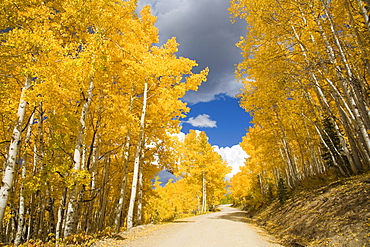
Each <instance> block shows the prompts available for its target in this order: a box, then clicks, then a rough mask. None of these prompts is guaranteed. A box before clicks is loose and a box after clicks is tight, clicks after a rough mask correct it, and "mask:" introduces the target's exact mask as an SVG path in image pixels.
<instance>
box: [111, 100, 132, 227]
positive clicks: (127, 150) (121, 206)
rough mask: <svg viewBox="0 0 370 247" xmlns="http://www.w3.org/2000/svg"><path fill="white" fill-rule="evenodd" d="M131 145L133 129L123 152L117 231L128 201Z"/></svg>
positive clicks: (129, 133) (116, 222) (117, 209)
mask: <svg viewBox="0 0 370 247" xmlns="http://www.w3.org/2000/svg"><path fill="white" fill-rule="evenodd" d="M133 102H134V98H133V96H131V97H130V113H132V106H133ZM130 146H131V131H130V130H128V131H127V136H126V143H125V148H124V153H123V163H124V165H123V166H124V174H123V179H122V185H121V189H120V194H119V200H118V204H117V207H116V217H115V219H114V225H115V227H116V232H119V230H120V228H121V226H122V220H123V219H122V218H123V210H124V206H125V203H126V200H125V199H126V187H127V179H128V165H129V158H130Z"/></svg>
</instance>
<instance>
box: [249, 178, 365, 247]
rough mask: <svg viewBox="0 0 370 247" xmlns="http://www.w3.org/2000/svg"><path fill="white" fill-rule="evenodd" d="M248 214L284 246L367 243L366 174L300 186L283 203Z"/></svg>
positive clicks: (351, 246) (357, 245) (354, 246)
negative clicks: (308, 186) (317, 185)
mask: <svg viewBox="0 0 370 247" xmlns="http://www.w3.org/2000/svg"><path fill="white" fill-rule="evenodd" d="M248 214H249V217H250V219H251V220H253V221H254V222H256V223H257V224H258V225H260V226H263V228H265V229H266V230H267V231H268V232H269V233H271V234H273V235H275V236H276V237H277V238H278V239H280V242H281V243H282V244H283V245H284V246H296V247H300V246H317V247H318V246H320V247H321V246H338V247H339V246H340V247H347V246H348V247H363V246H370V174H367V175H362V176H358V177H355V178H351V179H343V180H340V181H337V182H333V183H331V184H329V185H327V186H323V187H320V188H316V189H308V190H307V189H306V190H301V192H299V193H295V195H293V196H292V197H291V198H290V199H288V200H287V201H286V202H285V203H284V204H283V205H282V204H281V203H280V202H278V201H277V202H272V203H271V204H270V205H268V206H266V207H264V208H261V209H260V210H258V211H257V212H249V213H248Z"/></svg>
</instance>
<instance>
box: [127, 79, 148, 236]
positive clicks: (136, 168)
mask: <svg viewBox="0 0 370 247" xmlns="http://www.w3.org/2000/svg"><path fill="white" fill-rule="evenodd" d="M147 91H148V83H147V82H145V83H144V94H143V109H142V112H141V119H140V132H139V140H138V144H137V149H136V153H135V161H134V173H133V175H132V186H131V196H130V203H129V207H128V211H127V229H130V228H132V227H133V218H134V207H135V201H136V191H137V184H138V178H139V177H138V176H139V164H140V156H141V147H142V142H143V137H144V128H145V115H146V105H147V97H148V92H147Z"/></svg>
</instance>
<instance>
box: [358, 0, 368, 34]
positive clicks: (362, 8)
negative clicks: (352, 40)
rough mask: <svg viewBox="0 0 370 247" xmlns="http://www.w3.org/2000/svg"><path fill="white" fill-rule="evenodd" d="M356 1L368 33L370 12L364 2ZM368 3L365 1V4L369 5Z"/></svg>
mask: <svg viewBox="0 0 370 247" xmlns="http://www.w3.org/2000/svg"><path fill="white" fill-rule="evenodd" d="M356 2H357V4H358V6H359V7H360V10H361V14H362V17H363V18H364V23H365V25H366V28H367V31H368V33H369V34H370V20H369V17H370V14H369V12H368V11H367V9H366V7H365V6H366V4H364V2H363V1H361V0H356ZM369 4H370V3H369V1H367V6H369Z"/></svg>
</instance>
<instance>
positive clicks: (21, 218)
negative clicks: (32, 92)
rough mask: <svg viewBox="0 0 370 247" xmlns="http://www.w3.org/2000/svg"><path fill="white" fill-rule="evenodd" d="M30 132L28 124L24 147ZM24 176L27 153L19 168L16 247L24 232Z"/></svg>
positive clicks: (30, 124) (30, 125)
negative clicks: (19, 182)
mask: <svg viewBox="0 0 370 247" xmlns="http://www.w3.org/2000/svg"><path fill="white" fill-rule="evenodd" d="M33 116H34V113H33V114H32V115H31V118H30V119H31V122H32V119H33ZM31 131H32V123H29V125H28V127H27V134H26V138H25V140H24V144H25V146H26V145H27V144H28V143H29V141H30V139H31ZM26 174H27V152H25V153H24V155H23V162H22V166H21V185H20V189H19V211H18V225H17V233H16V235H15V239H14V245H15V246H18V245H20V243H21V241H22V235H23V230H24V213H25V206H24V205H25V198H24V195H23V185H24V181H25V179H26Z"/></svg>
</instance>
